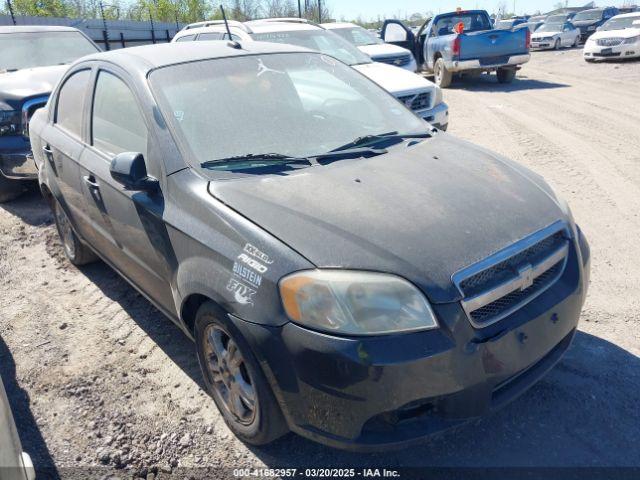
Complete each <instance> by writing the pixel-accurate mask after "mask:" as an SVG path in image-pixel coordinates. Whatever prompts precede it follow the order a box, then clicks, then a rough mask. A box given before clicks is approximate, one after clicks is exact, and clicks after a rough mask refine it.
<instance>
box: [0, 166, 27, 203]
mask: <svg viewBox="0 0 640 480" xmlns="http://www.w3.org/2000/svg"><path fill="white" fill-rule="evenodd" d="M24 190H25V188H24V182H23V181H21V180H13V179H11V178H7V177H5V176H4V175H3V174H2V173H0V203H5V202H8V201H10V200H13V199H14V198H18V197H19V196H20V195H22V192H24Z"/></svg>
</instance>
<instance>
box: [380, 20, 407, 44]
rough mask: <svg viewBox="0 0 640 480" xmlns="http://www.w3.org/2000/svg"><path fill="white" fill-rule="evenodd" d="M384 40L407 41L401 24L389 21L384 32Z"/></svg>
mask: <svg viewBox="0 0 640 480" xmlns="http://www.w3.org/2000/svg"><path fill="white" fill-rule="evenodd" d="M384 41H385V42H406V41H407V32H406V30H405V29H404V28H402V25H398V24H397V23H389V24H388V25H387V28H386V30H385V32H384Z"/></svg>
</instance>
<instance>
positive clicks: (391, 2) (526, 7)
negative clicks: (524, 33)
mask: <svg viewBox="0 0 640 480" xmlns="http://www.w3.org/2000/svg"><path fill="white" fill-rule="evenodd" d="M503 1H504V3H506V4H507V11H509V12H511V11H512V10H513V6H514V0H503ZM587 2H589V0H579V1H577V2H569V6H579V5H584V4H585V3H587ZM499 3H501V0H328V4H329V8H330V9H331V13H332V16H333V17H335V18H337V19H339V18H341V17H342V16H344V17H345V18H347V19H355V18H357V17H358V15H360V16H361V17H362V19H363V20H369V19H371V18H374V19H375V18H377V17H378V15H380V16H381V17H382V18H392V17H397V16H398V14H400V16H402V17H404V16H405V13H406V14H408V15H411V14H412V13H415V12H421V13H424V12H427V11H432V12H434V13H438V12H439V11H441V12H447V11H452V10H455V9H456V7H461V8H463V9H472V8H480V9H485V10H488V11H489V12H492V11H495V10H497V5H498V4H499ZM557 3H558V0H515V11H516V13H517V14H524V13H532V12H535V11H536V10H540V11H542V12H547V11H549V10H553V8H554V6H555V5H556V4H557ZM563 3H564V2H563ZM599 3H601V2H598V1H596V5H598V4H599ZM609 3H615V4H618V3H620V2H619V1H615V2H614V1H613V0H612V1H611V2H609Z"/></svg>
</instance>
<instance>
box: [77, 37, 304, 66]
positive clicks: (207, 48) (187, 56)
mask: <svg viewBox="0 0 640 480" xmlns="http://www.w3.org/2000/svg"><path fill="white" fill-rule="evenodd" d="M240 43H241V45H242V48H234V47H233V43H231V42H229V41H227V40H219V41H215V40H214V41H211V42H177V43H163V44H157V45H145V46H142V47H131V48H122V49H119V50H111V51H109V52H101V53H95V54H91V55H87V56H86V57H82V58H81V59H79V60H78V61H77V62H76V63H84V62H88V61H99V60H100V61H106V62H110V63H114V64H116V65H120V66H123V67H126V68H127V69H129V71H131V69H133V71H136V72H138V73H141V72H147V71H149V70H153V69H155V68H160V67H165V66H168V65H175V64H178V63H188V62H195V61H199V60H211V59H216V58H228V57H243V56H248V55H259V54H271V53H294V52H311V50H309V49H306V48H302V47H295V46H292V45H284V44H278V43H268V42H240Z"/></svg>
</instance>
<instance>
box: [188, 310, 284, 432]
mask: <svg viewBox="0 0 640 480" xmlns="http://www.w3.org/2000/svg"><path fill="white" fill-rule="evenodd" d="M195 337H196V349H197V353H198V361H199V362H200V369H201V370H202V374H203V377H204V381H205V385H206V387H207V390H208V392H209V394H210V395H211V396H212V397H213V400H214V402H215V403H216V406H217V407H218V410H220V413H221V414H222V417H223V419H224V421H225V423H226V424H227V426H228V427H229V428H230V429H231V431H232V432H233V433H234V434H235V435H236V436H237V437H238V438H239V439H240V440H242V441H243V442H246V443H249V444H251V445H265V444H267V443H271V442H272V441H274V440H276V439H277V438H279V437H281V436H282V435H284V434H285V433H287V432H288V428H287V425H286V423H285V421H284V418H283V416H282V413H281V411H280V407H279V406H278V403H277V401H276V399H275V396H274V395H273V392H272V391H271V387H270V386H269V384H268V383H267V380H266V378H265V376H264V374H263V373H262V370H261V369H260V367H259V365H258V362H257V361H256V360H255V358H254V356H253V353H252V352H251V349H250V347H249V345H248V344H247V342H246V341H245V340H244V338H243V337H242V335H241V334H240V332H238V331H237V329H236V328H235V326H234V325H233V324H231V322H230V321H228V320H227V319H226V316H225V314H224V312H221V311H220V310H219V309H218V308H217V307H216V305H215V304H213V303H212V302H206V303H204V304H203V305H202V307H200V309H199V310H198V313H197V314H196V325H195Z"/></svg>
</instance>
